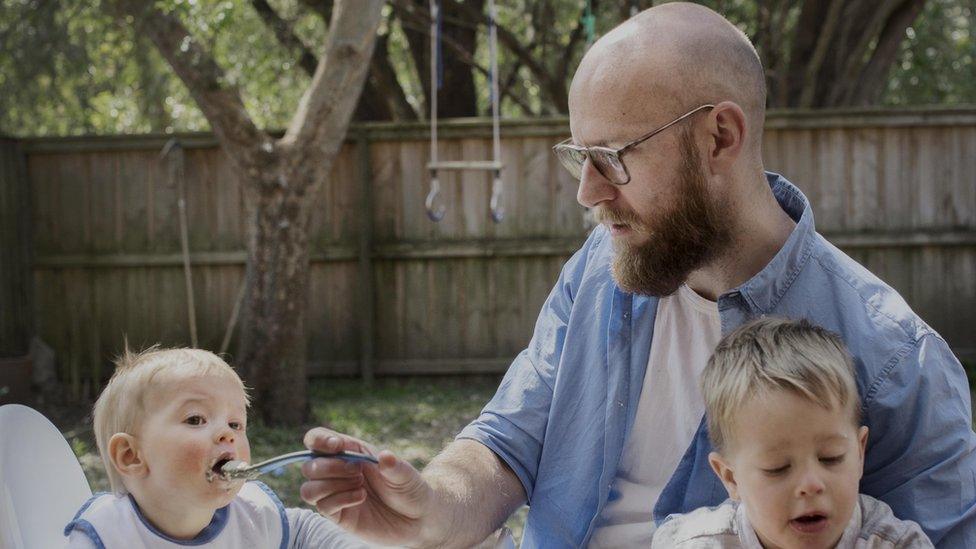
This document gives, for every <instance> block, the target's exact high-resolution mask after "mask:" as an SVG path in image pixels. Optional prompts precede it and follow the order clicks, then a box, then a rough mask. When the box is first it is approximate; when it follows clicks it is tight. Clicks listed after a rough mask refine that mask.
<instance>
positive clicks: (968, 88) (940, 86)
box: [884, 0, 976, 105]
mask: <svg viewBox="0 0 976 549" xmlns="http://www.w3.org/2000/svg"><path fill="white" fill-rule="evenodd" d="M974 57H976V2H973V1H971V0H970V1H969V2H962V1H958V0H929V3H928V4H927V5H926V7H925V11H924V12H922V15H921V16H920V17H919V18H918V20H917V21H916V22H915V24H914V25H913V26H912V27H910V28H909V29H908V31H907V32H906V40H905V41H904V42H903V43H902V46H901V52H900V55H899V62H898V63H897V64H896V66H895V67H893V68H892V71H891V73H890V77H889V79H888V88H887V90H886V93H885V96H884V103H885V104H887V105H919V104H960V103H976V65H974V64H973V58H974Z"/></svg>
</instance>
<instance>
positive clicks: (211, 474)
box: [206, 452, 234, 482]
mask: <svg viewBox="0 0 976 549" xmlns="http://www.w3.org/2000/svg"><path fill="white" fill-rule="evenodd" d="M233 459H234V455H233V454H231V453H230V452H224V453H223V454H220V456H219V457H218V458H217V459H216V461H214V462H213V464H212V465H211V466H210V469H207V472H206V477H207V482H213V481H215V480H222V481H227V480H228V479H227V477H226V476H225V475H224V472H223V470H222V468H223V466H224V464H226V463H227V462H229V461H231V460H233Z"/></svg>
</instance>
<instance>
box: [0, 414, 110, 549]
mask: <svg viewBox="0 0 976 549" xmlns="http://www.w3.org/2000/svg"><path fill="white" fill-rule="evenodd" d="M91 495H92V492H91V488H90V487H89V486H88V479H86V478H85V473H84V471H82V469H81V464H80V463H78V459H77V458H75V454H74V452H72V451H71V447H70V446H68V442H67V441H66V440H65V439H64V437H63V436H61V432H60V431H58V429H57V428H56V427H55V426H54V424H52V423H51V422H50V421H48V419H47V418H46V417H44V416H43V415H41V414H40V413H39V412H37V411H35V410H33V409H31V408H28V407H27V406H21V405H19V404H8V405H6V406H0V549H33V548H37V547H63V546H64V545H65V543H66V541H67V540H66V538H65V537H64V527H65V525H67V524H68V522H70V521H71V519H73V518H74V516H75V513H76V512H77V511H78V509H79V508H80V507H81V505H82V504H83V503H85V501H86V500H87V499H88V498H89V497H91Z"/></svg>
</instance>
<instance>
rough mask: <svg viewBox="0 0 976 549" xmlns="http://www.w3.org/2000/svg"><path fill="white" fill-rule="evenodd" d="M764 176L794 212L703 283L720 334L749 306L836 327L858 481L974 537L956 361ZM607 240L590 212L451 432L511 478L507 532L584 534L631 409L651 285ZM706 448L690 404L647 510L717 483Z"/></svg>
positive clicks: (548, 541)
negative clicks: (790, 223)
mask: <svg viewBox="0 0 976 549" xmlns="http://www.w3.org/2000/svg"><path fill="white" fill-rule="evenodd" d="M767 179H768V181H769V184H770V186H771V187H772V190H773V193H774V194H775V196H776V199H777V200H778V201H779V203H780V205H781V206H782V207H783V209H784V210H785V211H786V212H787V213H788V214H789V215H790V217H792V218H793V220H794V221H796V227H795V229H794V230H793V233H792V234H791V235H790V237H789V238H788V240H787V241H786V243H785V244H784V246H783V247H782V249H780V251H779V252H778V253H777V254H776V256H775V257H773V259H772V260H771V261H770V262H769V264H768V265H766V267H765V268H763V269H762V270H761V271H760V272H759V273H758V274H756V275H755V276H754V277H752V278H751V279H750V280H748V281H747V282H746V283H745V284H743V285H741V286H739V287H738V288H734V289H732V290H730V291H728V292H726V293H724V294H723V295H722V296H721V297H720V298H719V300H718V308H719V312H720V314H721V317H722V332H723V334H725V333H728V332H729V331H731V330H733V329H734V328H736V327H737V326H739V325H741V324H742V323H744V322H745V321H747V320H749V319H751V318H755V317H758V316H761V315H776V316H785V317H791V318H800V317H804V318H808V319H810V320H811V321H812V322H814V323H816V324H819V325H821V326H824V327H826V328H828V329H830V330H833V331H834V332H836V333H838V334H840V335H841V337H842V338H843V339H844V341H845V342H846V343H847V345H848V347H849V350H850V352H851V354H852V355H853V357H854V361H855V366H856V369H857V384H858V390H859V392H860V395H861V399H862V404H863V412H864V422H865V424H866V425H867V426H868V427H869V428H870V434H869V436H868V448H867V455H866V458H865V463H864V476H863V478H862V479H861V486H860V491H861V492H862V493H865V494H868V495H870V496H874V497H875V498H878V499H880V500H882V501H884V502H885V503H887V504H888V505H890V506H891V508H892V509H893V510H894V512H895V515H896V516H897V517H898V518H901V519H910V520H913V521H916V522H918V523H919V524H920V525H921V526H922V528H923V529H924V530H925V532H926V534H928V535H929V537H931V539H932V541H933V542H934V543H936V544H937V545H938V546H940V547H952V548H957V547H976V435H974V433H973V430H972V426H971V423H970V422H971V420H972V415H971V412H970V400H969V398H970V397H969V386H968V384H967V380H966V375H965V373H964V372H963V369H962V367H961V366H960V364H959V361H958V360H957V359H956V357H955V356H954V355H953V354H952V352H951V351H950V350H949V347H948V345H947V344H946V342H945V340H943V339H942V338H941V337H940V336H939V334H937V333H936V332H935V331H934V330H932V328H930V327H929V326H928V325H926V324H925V322H924V321H922V320H921V319H920V318H919V317H918V316H916V315H915V313H913V312H912V310H911V309H910V308H909V307H908V305H907V304H906V303H905V301H904V300H903V299H902V298H901V296H899V295H898V293H897V292H895V291H894V290H892V289H891V288H890V287H889V286H887V285H886V284H884V283H883V282H881V281H880V280H878V278H877V277H875V276H874V275H872V274H871V273H870V272H869V271H868V270H867V269H865V268H864V267H862V266H861V265H859V264H858V263H856V262H855V261H854V260H852V259H851V258H850V257H848V256H847V255H845V254H844V253H843V252H841V251H840V250H838V249H837V248H835V247H834V246H833V245H831V244H830V243H829V242H827V241H826V240H825V239H824V238H823V237H822V236H820V235H819V234H817V232H816V231H815V229H814V224H813V212H812V211H811V209H810V205H809V203H808V202H807V199H806V197H804V196H803V194H802V193H801V192H800V191H799V190H798V189H797V188H796V187H794V186H793V185H792V184H790V183H789V182H788V181H787V180H786V179H784V178H783V177H781V176H779V175H776V174H767ZM612 256H613V250H612V244H611V238H610V237H609V236H608V234H607V231H606V230H605V229H604V228H603V227H598V228H597V229H595V230H594V231H593V232H592V234H590V236H589V238H588V239H587V240H586V243H585V244H584V245H583V247H582V248H581V249H580V250H579V251H577V252H576V254H574V255H573V257H572V258H571V259H570V260H569V261H568V262H567V263H566V265H565V266H564V267H563V270H562V273H561V274H560V277H559V280H558V281H557V283H556V286H555V288H553V290H552V292H551V293H550V294H549V297H548V299H547V300H546V302H545V304H544V305H543V307H542V312H541V314H540V315H539V319H538V321H537V322H536V326H535V332H534V334H533V336H532V340H531V342H530V343H529V346H528V348H526V349H525V350H524V351H522V353H520V354H519V355H518V357H516V359H515V361H514V362H513V363H512V365H511V367H510V368H509V370H508V373H507V374H506V375H505V378H504V379H503V380H502V382H501V384H500V386H499V388H498V392H497V393H496V394H495V396H494V398H492V400H491V401H490V402H489V403H488V405H487V406H486V407H485V409H484V410H483V411H482V413H481V415H480V417H478V419H476V420H475V421H474V422H472V423H471V424H470V425H468V426H467V427H466V428H465V429H464V430H463V431H461V433H460V434H459V435H458V438H465V439H473V440H477V441H479V442H481V443H482V444H484V445H485V446H487V447H488V448H490V449H491V450H492V451H494V452H495V453H496V454H498V456H500V457H501V459H502V460H504V461H505V463H507V464H508V466H509V467H511V469H512V471H513V472H514V473H515V474H516V475H517V476H518V478H519V480H520V481H521V482H522V485H523V487H524V488H525V493H526V495H527V497H528V500H529V506H530V508H529V514H528V518H527V522H526V526H525V532H524V535H523V540H522V544H523V547H578V546H581V545H585V544H586V543H587V541H588V540H589V539H590V536H591V535H592V533H593V530H594V525H595V524H596V519H597V517H598V516H599V515H600V512H601V510H602V509H603V506H604V505H606V503H607V499H608V497H609V495H610V485H611V483H612V482H613V479H614V477H615V475H616V472H617V466H618V464H619V461H620V455H621V452H622V450H623V447H624V440H625V439H626V438H627V434H628V433H629V432H630V429H631V427H632V426H633V424H634V415H635V413H636V410H637V402H638V400H639V399H640V391H641V387H642V385H643V379H644V372H645V370H646V368H647V360H648V353H649V349H650V346H651V338H652V333H653V330H654V317H655V314H656V313H657V299H656V298H652V297H645V296H640V295H633V294H627V293H624V292H623V291H621V290H620V289H619V288H618V287H617V286H616V284H615V283H614V282H613V280H612V278H611V276H610V263H611V259H612ZM709 451H711V447H710V445H709V442H708V434H707V432H706V429H705V422H704V418H703V420H702V422H701V423H700V425H699V427H698V432H697V433H696V435H695V437H694V440H693V441H692V443H691V446H690V447H689V448H688V449H687V451H686V452H685V454H684V457H683V458H682V459H681V461H680V463H679V464H678V467H677V469H676V471H675V473H674V475H673V476H672V478H671V479H670V481H669V482H668V484H667V485H666V486H665V488H664V491H663V492H662V494H661V496H660V498H659V499H658V501H657V504H656V505H655V506H654V509H653V511H654V519H655V521H660V520H662V519H663V518H664V517H666V516H667V515H669V514H671V513H685V512H689V511H691V510H693V509H695V508H697V507H701V506H712V505H718V504H720V503H721V502H722V501H723V500H725V499H726V497H727V494H726V492H725V489H724V487H723V486H722V484H721V483H720V482H719V480H718V478H717V477H716V476H715V474H714V473H713V472H712V470H711V468H710V467H709V465H708V459H707V457H708V453H709ZM647 504H648V506H650V505H652V504H653V502H648V503H647Z"/></svg>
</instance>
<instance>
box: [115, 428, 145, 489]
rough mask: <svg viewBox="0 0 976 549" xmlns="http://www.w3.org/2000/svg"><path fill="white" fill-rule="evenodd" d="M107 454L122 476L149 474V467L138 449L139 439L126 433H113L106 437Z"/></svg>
mask: <svg viewBox="0 0 976 549" xmlns="http://www.w3.org/2000/svg"><path fill="white" fill-rule="evenodd" d="M108 456H109V459H110V460H111V461H112V465H113V466H114V467H115V470H116V471H118V472H119V474H120V475H122V476H123V477H134V478H141V477H144V476H146V475H147V474H149V467H148V465H147V464H146V461H145V460H144V459H143V458H142V453H141V452H140V451H139V441H138V440H137V439H136V437H134V436H132V435H130V434H128V433H115V434H114V435H112V438H110V439H108Z"/></svg>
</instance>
